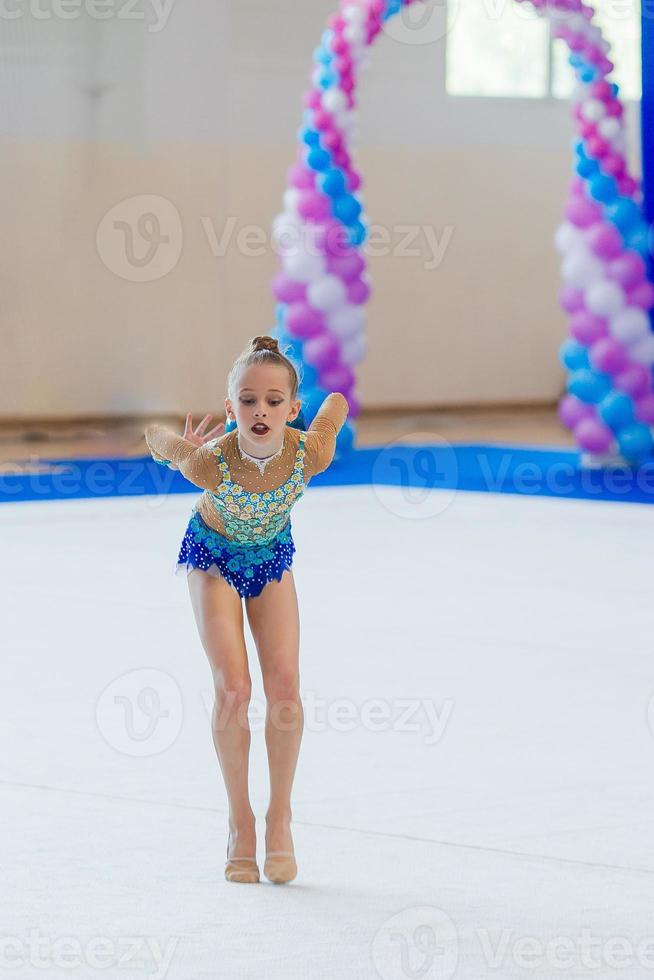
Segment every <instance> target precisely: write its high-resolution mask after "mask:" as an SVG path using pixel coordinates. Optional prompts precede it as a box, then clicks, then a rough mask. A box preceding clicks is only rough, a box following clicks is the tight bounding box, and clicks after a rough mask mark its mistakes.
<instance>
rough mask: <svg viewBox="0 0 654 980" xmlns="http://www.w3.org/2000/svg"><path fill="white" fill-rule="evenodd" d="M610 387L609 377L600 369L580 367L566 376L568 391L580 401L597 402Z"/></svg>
mask: <svg viewBox="0 0 654 980" xmlns="http://www.w3.org/2000/svg"><path fill="white" fill-rule="evenodd" d="M610 389H611V379H610V377H609V376H608V374H603V373H602V372H601V371H590V370H588V369H587V368H581V369H580V370H579V371H575V372H574V373H573V374H571V375H570V376H569V378H568V391H569V392H570V394H571V395H576V396H577V398H579V399H580V400H581V401H582V402H599V401H601V400H602V398H604V396H605V395H607V394H608V392H609V391H610Z"/></svg>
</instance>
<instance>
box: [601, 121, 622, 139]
mask: <svg viewBox="0 0 654 980" xmlns="http://www.w3.org/2000/svg"><path fill="white" fill-rule="evenodd" d="M621 131H622V126H621V125H620V120H619V119H616V118H615V116H606V117H605V118H604V119H600V121H599V122H598V124H597V132H598V133H599V134H600V136H602V137H603V138H604V139H605V140H614V139H616V137H618V136H619V135H620V133H621Z"/></svg>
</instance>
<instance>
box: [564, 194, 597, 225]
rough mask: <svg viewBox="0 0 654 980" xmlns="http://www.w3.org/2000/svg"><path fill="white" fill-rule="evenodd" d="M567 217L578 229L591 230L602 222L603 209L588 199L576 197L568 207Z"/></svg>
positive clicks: (566, 210) (570, 201)
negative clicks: (590, 228)
mask: <svg viewBox="0 0 654 980" xmlns="http://www.w3.org/2000/svg"><path fill="white" fill-rule="evenodd" d="M565 216H566V218H567V219H568V221H569V222H571V224H573V225H576V227H577V228H589V227H590V226H591V225H594V224H595V223H596V222H598V221H601V220H602V208H601V207H600V205H599V204H596V203H595V201H591V200H589V199H588V198H583V197H574V198H571V200H569V201H568V203H567V205H566V208H565Z"/></svg>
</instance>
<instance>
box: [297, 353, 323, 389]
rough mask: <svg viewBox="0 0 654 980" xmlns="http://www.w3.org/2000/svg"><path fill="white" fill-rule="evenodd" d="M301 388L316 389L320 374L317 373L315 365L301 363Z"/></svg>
mask: <svg viewBox="0 0 654 980" xmlns="http://www.w3.org/2000/svg"><path fill="white" fill-rule="evenodd" d="M298 360H299V359H298ZM299 374H300V387H301V388H302V389H306V390H307V391H309V389H311V388H314V387H315V384H316V382H317V380H318V372H317V371H316V369H315V367H314V366H313V364H307V363H306V361H300V371H299Z"/></svg>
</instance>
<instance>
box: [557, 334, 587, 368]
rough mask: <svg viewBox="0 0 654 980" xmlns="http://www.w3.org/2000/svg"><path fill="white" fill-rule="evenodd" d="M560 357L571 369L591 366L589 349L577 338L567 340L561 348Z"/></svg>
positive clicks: (564, 364)
mask: <svg viewBox="0 0 654 980" xmlns="http://www.w3.org/2000/svg"><path fill="white" fill-rule="evenodd" d="M559 359H560V361H561V363H562V364H563V366H564V367H567V368H568V370H569V371H578V370H579V369H580V368H590V361H589V359H588V350H587V348H586V347H584V345H583V344H580V343H578V342H577V341H576V340H565V341H564V342H563V343H562V344H561V347H560V348H559Z"/></svg>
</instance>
